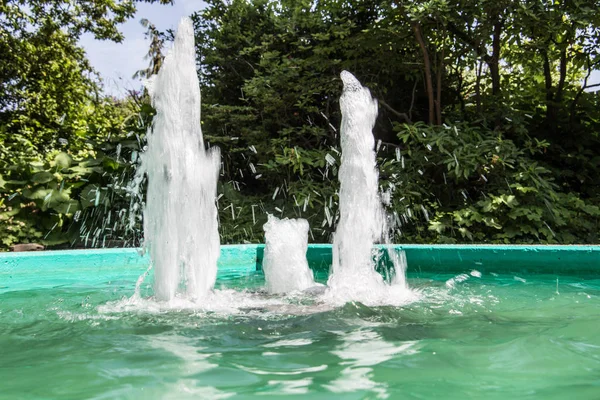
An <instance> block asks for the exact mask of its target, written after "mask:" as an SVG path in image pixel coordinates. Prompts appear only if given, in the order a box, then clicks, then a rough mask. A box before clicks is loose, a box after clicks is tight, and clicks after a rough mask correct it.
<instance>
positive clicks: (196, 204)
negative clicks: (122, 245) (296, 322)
mask: <svg viewBox="0 0 600 400" xmlns="http://www.w3.org/2000/svg"><path fill="white" fill-rule="evenodd" d="M150 82H151V84H150V85H149V86H148V89H149V92H150V95H151V98H152V104H153V105H154V107H155V108H156V112H157V114H156V116H155V117H154V121H153V126H152V128H151V129H150V131H149V132H148V147H147V150H146V151H145V152H144V153H143V154H141V156H140V157H141V160H142V162H141V167H140V169H139V171H138V178H137V179H136V181H137V182H138V183H139V182H140V181H141V178H140V177H141V176H143V174H146V175H147V177H148V192H147V196H146V207H145V209H144V237H145V243H144V246H145V248H147V250H148V252H149V254H150V259H151V260H152V265H153V266H154V276H155V285H154V291H155V295H156V297H157V298H158V299H160V300H164V301H171V300H173V299H174V298H175V296H176V293H177V292H178V291H179V289H180V287H183V293H185V296H187V297H189V298H190V299H199V298H202V297H204V296H205V295H207V293H208V292H209V291H210V290H211V289H212V287H213V285H214V283H215V280H216V275H217V259H218V257H219V254H220V253H219V233H218V223H217V208H216V205H215V198H216V191H217V178H218V173H219V168H220V154H219V151H218V149H217V148H212V149H209V150H206V149H205V147H204V140H203V137H202V130H201V127H200V84H199V81H198V76H197V71H196V52H195V47H194V29H193V24H192V21H191V20H190V19H189V18H184V19H182V20H181V23H180V24H179V27H178V30H177V35H176V36H175V42H174V45H173V48H172V49H171V50H170V51H169V53H168V54H167V56H166V57H165V60H164V62H163V65H162V68H161V69H160V72H159V73H158V75H157V76H156V77H154V78H152V79H151V81H150Z"/></svg>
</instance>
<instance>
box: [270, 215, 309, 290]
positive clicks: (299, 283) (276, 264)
mask: <svg viewBox="0 0 600 400" xmlns="http://www.w3.org/2000/svg"><path fill="white" fill-rule="evenodd" d="M263 229H264V230H265V255H264V260H263V271H264V273H265V280H266V287H267V290H268V291H269V293H287V292H291V291H294V290H305V289H308V288H310V287H312V286H315V280H314V277H313V273H312V271H311V270H310V268H309V267H308V261H307V260H306V251H307V250H308V222H307V221H306V220H305V219H288V218H285V219H279V218H277V217H275V216H273V215H270V214H269V216H268V221H267V223H266V224H264V226H263Z"/></svg>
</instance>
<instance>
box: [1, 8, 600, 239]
mask: <svg viewBox="0 0 600 400" xmlns="http://www.w3.org/2000/svg"><path fill="white" fill-rule="evenodd" d="M161 2H162V3H166V2H167V1H161ZM65 5H66V3H64V2H60V1H59V2H50V1H42V2H16V1H8V2H4V3H2V5H0V238H1V240H2V244H1V245H0V247H2V248H6V247H7V246H9V245H11V244H13V243H22V242H28V241H38V242H43V243H46V244H58V243H66V242H70V243H71V244H72V245H75V246H82V245H87V246H100V245H103V244H106V243H107V242H108V241H114V240H117V241H119V243H120V244H124V243H127V244H135V245H137V244H139V242H140V239H141V237H140V235H141V215H140V212H139V211H140V207H141V206H143V202H144V199H143V195H140V194H138V193H137V192H135V191H131V190H130V189H129V188H127V182H129V181H130V180H131V179H132V177H133V175H134V172H135V167H136V165H137V154H138V153H139V152H140V151H141V149H142V148H143V145H144V135H145V133H146V131H147V130H148V128H149V126H150V124H151V119H152V116H153V114H154V111H153V110H152V108H151V107H150V106H149V104H148V99H147V96H146V95H143V96H139V95H136V94H135V93H132V94H131V96H130V97H129V98H128V99H127V100H125V101H115V100H110V99H106V98H103V97H102V95H101V94H100V93H101V90H100V85H101V84H100V82H99V80H98V78H97V77H95V75H94V72H93V70H92V68H91V67H90V66H89V64H88V62H87V60H86V59H85V55H84V53H83V51H82V50H81V49H80V48H79V47H78V46H77V40H78V38H79V37H80V35H81V34H83V33H85V32H87V33H91V34H93V35H95V36H96V37H97V38H99V39H106V40H114V41H119V40H120V39H121V35H120V33H119V32H118V29H117V28H118V24H119V23H120V22H123V21H124V20H126V19H127V18H130V17H131V16H132V15H133V13H134V11H135V4H134V3H132V2H127V1H122V2H121V1H112V0H104V1H97V2H87V1H74V2H70V3H69V6H68V7H65ZM597 8H600V3H598V2H597V1H594V2H589V1H571V2H546V3H540V2H532V1H524V2H511V1H504V0H502V1H488V0H486V1H479V2H475V1H471V0H468V1H467V0H456V1H449V0H433V1H430V0H426V1H411V2H407V1H387V0H386V1H375V0H369V1H341V0H332V1H328V2H318V1H312V0H307V1H289V0H279V1H276V0H232V1H229V2H223V1H220V0H209V1H207V7H206V8H205V9H203V10H201V11H199V12H197V13H195V14H194V15H193V20H194V23H195V29H196V43H197V55H198V64H199V66H200V67H199V76H200V79H201V86H202V97H203V104H202V118H203V132H204V135H205V139H206V142H207V143H208V144H209V145H210V146H219V147H220V148H221V154H222V162H223V168H222V171H221V179H220V183H219V188H218V194H219V199H218V201H217V203H218V208H219V220H220V227H221V228H220V229H221V240H222V242H223V243H240V242H260V241H262V240H263V231H262V225H263V223H264V222H265V221H266V213H272V214H275V215H277V216H280V217H285V216H288V217H302V218H306V219H308V221H309V223H310V226H311V231H310V240H311V241H317V242H323V241H325V242H326V241H329V240H330V239H331V234H332V232H333V231H334V229H335V223H336V218H337V201H338V200H337V189H338V183H337V168H338V167H339V164H340V154H339V146H338V143H339V133H338V132H337V127H338V126H339V125H340V118H341V116H340V111H339V106H338V98H339V95H340V92H341V82H340V80H339V73H340V72H341V71H342V70H344V69H347V70H349V71H351V72H352V73H354V74H355V75H356V76H357V77H358V78H359V80H360V81H361V82H362V83H363V84H364V85H365V86H367V87H369V88H370V89H371V91H372V93H373V94H374V96H375V97H376V98H377V99H378V100H379V104H380V112H379V118H378V121H377V124H376V127H375V132H374V134H375V137H376V141H377V142H378V145H377V149H378V164H379V167H380V171H381V173H380V178H381V189H382V193H384V194H383V197H384V198H385V199H386V200H388V203H389V204H388V208H389V212H390V215H391V221H392V222H393V224H394V225H395V227H396V231H395V235H396V236H395V240H397V241H404V242H422V243H431V242H439V243H455V242H489V243H596V242H597V241H598V231H599V228H600V210H599V208H598V206H599V205H600V157H599V156H598V154H600V95H599V94H598V93H593V92H590V91H589V90H590V89H591V88H593V87H595V85H594V84H592V83H590V82H589V78H590V75H591V72H592V71H593V70H596V69H598V66H599V65H600V53H599V52H598V49H599V48H600V14H598V13H594V12H591V11H590V10H595V9H597ZM143 24H144V26H145V27H147V28H148V32H147V35H148V37H149V38H150V39H151V40H152V43H151V45H150V49H149V52H148V59H149V61H150V65H149V67H148V69H146V70H143V71H140V73H139V74H138V75H139V76H147V75H149V74H152V73H156V72H157V71H158V70H159V69H160V66H161V64H162V57H163V51H162V46H163V43H164V41H165V40H168V39H169V38H172V32H168V33H167V34H165V33H163V32H159V31H158V30H157V29H156V27H154V26H153V25H152V24H150V23H149V22H148V21H144V22H143ZM457 121H460V122H457ZM141 184H142V189H143V182H142V183H141ZM141 193H143V190H142V192H141ZM135 207H138V208H137V210H136V209H135Z"/></svg>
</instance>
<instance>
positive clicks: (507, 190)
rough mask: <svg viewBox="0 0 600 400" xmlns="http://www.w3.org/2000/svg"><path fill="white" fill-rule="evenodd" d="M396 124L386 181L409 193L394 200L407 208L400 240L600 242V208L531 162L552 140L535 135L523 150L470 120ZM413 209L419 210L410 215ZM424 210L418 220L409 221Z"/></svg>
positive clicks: (384, 169) (395, 206) (385, 168)
mask: <svg viewBox="0 0 600 400" xmlns="http://www.w3.org/2000/svg"><path fill="white" fill-rule="evenodd" d="M396 129H397V130H398V137H399V139H400V140H401V143H402V145H401V150H400V148H398V154H400V157H401V158H400V161H398V160H392V161H387V162H386V163H384V165H382V175H385V177H384V179H383V181H382V182H383V185H384V187H385V185H386V184H387V185H391V186H392V187H394V188H395V190H396V191H397V192H399V193H400V194H401V195H402V198H401V200H400V199H398V196H395V197H394V204H393V206H392V208H393V209H394V210H395V211H396V213H399V212H400V213H402V216H401V218H399V219H402V218H403V220H404V222H405V224H403V225H408V226H407V227H406V228H405V229H401V231H402V233H403V236H401V237H400V238H399V240H403V241H407V240H408V241H427V242H431V241H437V242H443V243H453V242H490V243H594V242H596V241H597V240H598V228H599V227H600V208H599V207H598V206H597V205H594V204H593V203H591V202H586V201H585V200H583V199H581V198H580V197H579V196H578V195H577V194H575V193H563V192H561V191H560V188H559V187H558V186H557V185H556V184H555V183H554V179H553V176H552V174H551V171H550V170H549V169H547V168H546V167H544V166H542V165H540V164H539V163H538V162H536V161H535V160H532V158H531V156H532V155H536V154H539V153H541V154H543V153H544V151H545V150H546V148H547V147H548V143H547V142H540V141H538V140H535V139H534V140H529V141H527V146H526V147H524V148H519V147H518V146H516V145H515V143H514V142H513V141H511V140H507V139H505V138H504V137H503V135H501V134H499V133H497V132H490V131H486V130H485V129H482V128H474V127H471V126H468V125H466V124H460V125H454V126H441V127H430V126H427V125H424V124H415V125H397V126H396ZM402 157H404V158H405V160H402ZM401 165H405V168H402V166H401ZM409 209H412V210H413V211H412V215H407V214H411V212H409V211H407V210H409ZM402 210H403V211H402ZM417 215H418V216H419V217H420V218H417V219H419V220H420V221H419V222H418V223H408V224H407V223H406V222H411V221H410V220H411V217H413V218H414V217H416V216H417ZM424 215H427V217H428V220H426V219H425V218H424V217H423V216H424Z"/></svg>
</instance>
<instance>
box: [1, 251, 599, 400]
mask: <svg viewBox="0 0 600 400" xmlns="http://www.w3.org/2000/svg"><path fill="white" fill-rule="evenodd" d="M403 247H404V250H405V251H406V255H407V259H408V265H409V271H408V281H409V284H410V286H411V288H413V289H414V290H415V291H416V292H417V293H419V298H418V300H416V301H414V302H411V303H408V304H405V305H403V306H400V307H391V306H378V307H366V306H364V305H362V304H360V303H350V304H346V305H345V306H343V307H332V306H330V305H328V304H326V303H324V302H323V301H321V300H320V298H319V296H312V295H300V294H295V295H288V296H273V295H268V294H266V293H265V292H264V291H263V290H262V286H263V284H264V278H263V276H262V272H261V271H260V268H257V266H258V267H259V266H260V261H261V254H262V252H261V251H262V247H261V246H232V247H226V246H224V250H223V255H222V257H221V260H220V268H219V277H218V280H217V285H216V289H217V290H216V294H215V296H214V298H213V299H212V300H211V301H212V303H211V305H210V306H207V307H205V306H198V305H193V304H188V303H185V302H183V301H181V302H175V303H173V304H171V305H169V306H165V305H160V304H157V303H153V302H152V301H150V300H148V299H147V298H146V297H147V296H148V295H149V294H150V292H151V288H150V287H149V284H148V283H144V284H142V285H141V287H140V293H141V298H139V299H132V298H131V297H132V294H133V292H134V288H135V284H136V281H137V279H138V277H139V276H140V275H141V274H142V273H143V272H144V271H145V269H146V263H147V261H146V260H145V258H143V257H140V256H138V255H137V253H136V252H135V251H132V250H119V251H109V250H107V251H89V252H88V251H86V252H55V253H51V252H45V253H43V254H34V255H30V254H27V255H15V254H6V255H2V256H0V398H7V399H9V398H10V399H14V398H31V399H33V398H40V399H41V398H44V399H49V398H61V399H68V398H74V399H75V398H77V399H79V398H93V399H105V398H106V399H113V398H124V399H129V398H131V399H137V398H144V399H165V398H174V399H185V398H194V399H198V398H210V399H217V398H258V397H262V396H265V395H268V396H269V398H278V397H283V396H293V395H295V396H297V397H299V398H316V399H319V398H322V399H330V398H332V397H333V396H335V397H336V398H340V399H346V398H347V399H360V398H393V399H430V398H444V399H468V398H473V399H477V398H486V399H496V398H498V399H505V398H507V397H514V398H532V399H533V398H539V399H563V398H566V397H572V398H577V399H598V398H599V397H600V331H599V330H598V327H599V326H600V325H599V324H600V322H599V321H600V273H599V271H600V249H599V248H598V247H596V246H565V247H561V246H550V247H546V246H539V247H518V246H516V247H510V246H505V247H497V246H487V247H486V246H483V247H481V246H479V247H478V246H466V247H464V248H461V247H460V246H458V247H457V246H447V247H444V246H423V247H419V246H403ZM328 249H330V247H328V246H312V247H311V249H309V259H310V260H311V265H312V266H313V268H314V269H315V270H316V271H317V279H318V280H319V281H320V282H324V281H325V280H326V277H327V269H326V267H327V254H328V251H330V250H328ZM511 257H512V258H511ZM511 260H512V261H511ZM518 260H521V261H520V262H519V261H518ZM523 260H524V261H523ZM536 260H537V261H536Z"/></svg>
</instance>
